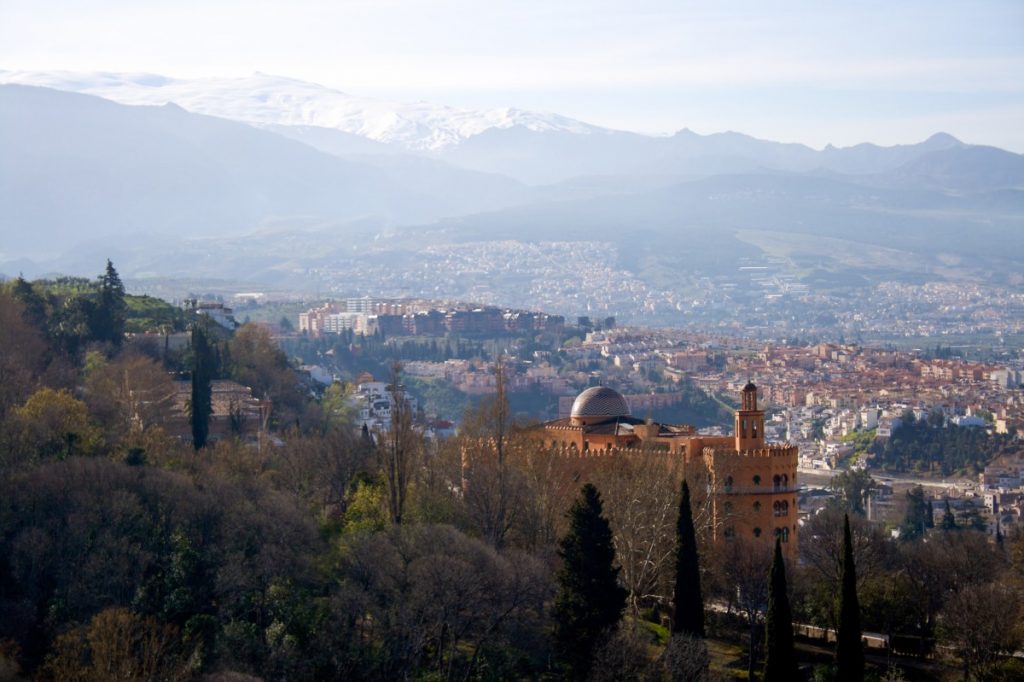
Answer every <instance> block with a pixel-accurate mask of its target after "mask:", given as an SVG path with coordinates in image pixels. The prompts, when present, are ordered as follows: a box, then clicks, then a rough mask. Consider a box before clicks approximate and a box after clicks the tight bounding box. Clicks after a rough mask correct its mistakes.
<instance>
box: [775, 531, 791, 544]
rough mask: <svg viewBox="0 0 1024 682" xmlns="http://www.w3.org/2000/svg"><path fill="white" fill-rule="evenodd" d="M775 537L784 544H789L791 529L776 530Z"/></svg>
mask: <svg viewBox="0 0 1024 682" xmlns="http://www.w3.org/2000/svg"><path fill="white" fill-rule="evenodd" d="M775 537H777V538H779V539H780V540H782V542H789V528H776V529H775Z"/></svg>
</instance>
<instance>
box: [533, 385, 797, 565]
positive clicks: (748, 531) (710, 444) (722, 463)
mask: <svg viewBox="0 0 1024 682" xmlns="http://www.w3.org/2000/svg"><path fill="white" fill-rule="evenodd" d="M534 434H535V437H536V438H538V439H540V440H542V441H543V442H544V444H545V445H547V446H550V447H553V448H556V449H559V450H563V451H565V452H566V453H567V454H568V455H570V456H578V457H615V456H630V455H631V454H632V453H636V452H654V453H662V454H664V456H665V457H668V458H675V459H676V461H677V462H678V463H679V464H681V465H682V466H681V467H680V470H681V471H682V472H683V473H684V475H685V476H686V477H687V478H688V480H690V481H706V482H707V484H706V486H699V487H700V488H704V489H703V490H702V489H694V488H697V486H694V488H691V489H692V490H693V493H694V497H695V501H697V500H699V501H700V502H706V501H708V500H707V498H705V497H703V496H704V495H710V505H711V516H712V531H711V537H712V539H713V540H714V541H715V542H720V541H726V542H728V541H730V540H732V539H734V538H742V539H745V540H747V541H750V542H759V543H765V544H766V545H771V544H774V542H775V538H776V537H778V538H779V539H780V540H781V541H782V547H783V551H784V552H785V553H786V554H787V555H788V556H791V557H792V556H795V554H796V534H797V448H796V446H794V445H788V444H775V443H767V442H765V437H764V411H763V410H761V409H758V404H757V387H756V386H755V385H754V384H753V383H748V384H747V385H746V386H744V387H743V390H742V392H741V395H740V409H738V410H737V411H736V415H735V427H734V431H733V435H732V436H705V435H701V434H698V433H697V430H696V429H695V428H694V427H692V426H688V425H681V424H659V423H657V422H654V421H652V420H649V419H648V420H644V419H638V418H636V417H634V416H632V414H630V409H629V405H628V404H627V403H626V400H625V399H624V398H623V397H622V395H620V394H619V393H618V392H617V391H614V390H612V389H610V388H607V387H604V386H600V387H595V388H588V389H587V390H585V391H583V392H582V393H580V395H579V396H578V397H577V398H576V400H575V402H574V403H573V406H572V411H571V413H570V415H569V417H568V418H567V419H556V420H554V421H550V422H546V423H544V424H541V425H540V426H539V427H538V429H537V431H535V432H534ZM673 463H676V462H673Z"/></svg>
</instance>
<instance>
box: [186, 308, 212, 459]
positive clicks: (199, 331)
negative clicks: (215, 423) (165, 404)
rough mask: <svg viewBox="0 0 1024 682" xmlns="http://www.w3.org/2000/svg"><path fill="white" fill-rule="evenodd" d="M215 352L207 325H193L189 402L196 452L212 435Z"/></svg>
mask: <svg viewBox="0 0 1024 682" xmlns="http://www.w3.org/2000/svg"><path fill="white" fill-rule="evenodd" d="M213 362H214V360H213V350H212V348H211V347H210V341H209V338H208V337H207V330H206V327H205V325H203V324H200V323H198V322H197V323H196V324H194V325H192V396H191V399H190V400H189V417H190V419H191V422H192V447H194V448H195V449H196V450H199V449H201V448H202V447H203V446H205V445H206V439H207V438H208V437H209V435H210V415H211V414H212V413H213V390H212V389H211V387H210V381H211V380H212V379H213Z"/></svg>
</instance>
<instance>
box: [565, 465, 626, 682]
mask: <svg viewBox="0 0 1024 682" xmlns="http://www.w3.org/2000/svg"><path fill="white" fill-rule="evenodd" d="M558 555H559V556H560V557H561V559H562V567H561V569H560V570H559V572H558V588H559V589H558V596H557V597H556V598H555V606H554V609H553V616H554V620H555V649H556V652H557V654H558V657H559V659H560V660H561V661H562V662H563V663H564V664H565V666H566V667H567V668H568V673H569V678H570V679H574V680H582V679H586V677H587V673H588V672H589V670H590V661H591V658H592V656H593V653H594V649H595V647H596V646H597V644H598V643H599V641H600V640H601V638H602V637H603V636H605V635H606V634H608V632H609V631H610V630H611V629H612V628H613V627H614V626H615V625H616V624H617V623H618V622H619V619H621V618H622V611H623V609H625V608H626V590H625V589H623V588H622V587H621V586H620V585H619V583H618V575H619V569H618V568H616V567H615V566H614V563H615V547H614V546H613V545H612V531H611V527H610V526H609V525H608V520H607V519H606V518H605V517H604V516H603V515H602V507H601V495H600V493H598V491H597V488H595V487H594V486H593V485H591V484H590V483H588V484H586V485H585V486H583V489H582V491H581V492H580V497H579V498H578V499H577V500H576V501H575V502H574V503H573V506H572V509H570V510H569V532H568V533H567V534H566V536H565V537H564V538H562V540H561V541H560V542H559V550H558Z"/></svg>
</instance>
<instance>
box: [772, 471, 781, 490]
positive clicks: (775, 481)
mask: <svg viewBox="0 0 1024 682" xmlns="http://www.w3.org/2000/svg"><path fill="white" fill-rule="evenodd" d="M772 488H773V489H774V490H775V492H779V490H781V489H782V476H779V475H778V474H775V476H774V477H773V478H772Z"/></svg>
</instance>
